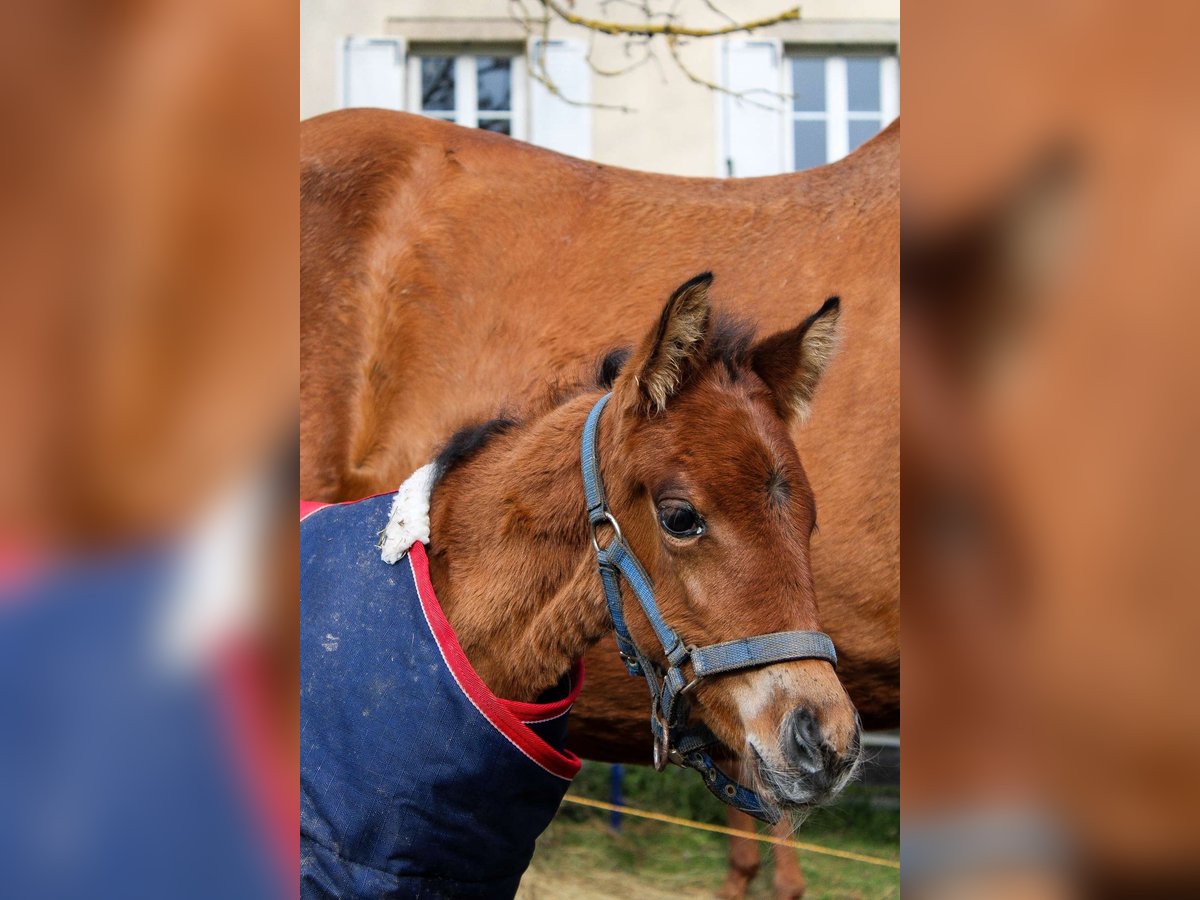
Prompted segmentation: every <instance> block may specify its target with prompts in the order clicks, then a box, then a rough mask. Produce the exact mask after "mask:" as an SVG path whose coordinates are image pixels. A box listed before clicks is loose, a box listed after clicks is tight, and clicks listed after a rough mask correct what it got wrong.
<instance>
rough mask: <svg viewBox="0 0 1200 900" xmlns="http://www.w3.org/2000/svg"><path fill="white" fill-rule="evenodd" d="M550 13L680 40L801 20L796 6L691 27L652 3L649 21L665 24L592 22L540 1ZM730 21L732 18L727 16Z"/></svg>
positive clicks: (615, 30)
mask: <svg viewBox="0 0 1200 900" xmlns="http://www.w3.org/2000/svg"><path fill="white" fill-rule="evenodd" d="M538 2H539V3H541V4H542V6H544V7H545V8H546V9H547V10H548V11H550V12H552V13H554V15H556V16H558V18H560V19H562V20H563V21H564V22H569V23H570V24H572V25H579V26H581V27H583V28H588V29H591V30H592V31H598V32H600V33H601V34H613V35H622V34H623V35H645V36H648V37H653V36H654V35H660V34H661V35H676V36H678V37H697V38H700V37H719V36H720V35H723V34H735V33H737V32H739V31H754V30H755V29H756V28H766V27H767V26H768V25H778V24H779V23H780V22H794V21H797V20H798V19H799V18H800V7H798V6H793V7H792V8H791V9H785V10H784V11H783V12H780V13H776V14H775V15H773V16H765V17H763V18H761V19H752V20H750V21H747V22H735V21H732V20H731V21H730V22H729V23H728V24H726V25H722V26H720V27H719V28H690V27H688V26H687V25H680V24H678V23H677V21H676V19H677V17H676V16H675V15H674V14H673V13H656V12H653V11H652V10H651V9H650V6H649V3H647V4H646V6H645V12H646V17H647V20H649V19H651V18H654V17H656V16H657V17H667V21H666V22H663V23H661V24H658V23H655V22H651V21H646V22H632V23H621V22H608V21H605V20H604V19H589V18H587V17H586V16H580V15H577V14H575V13H573V12H571V11H570V10H568V9H564V8H563V7H562V5H561V4H559V3H558V2H556V0H538ZM726 18H728V16H727V17H726Z"/></svg>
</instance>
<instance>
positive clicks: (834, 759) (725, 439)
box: [430, 276, 858, 809]
mask: <svg viewBox="0 0 1200 900" xmlns="http://www.w3.org/2000/svg"><path fill="white" fill-rule="evenodd" d="M710 281H711V277H710V276H707V277H701V278H697V279H693V280H692V281H690V282H688V283H687V284H686V285H684V286H683V287H682V288H680V289H679V290H677V291H676V292H675V294H674V295H673V296H672V297H671V299H670V301H669V302H668V303H667V304H666V307H665V308H664V310H663V313H662V315H661V317H660V319H659V321H658V322H657V323H655V324H654V326H653V327H652V328H651V329H650V330H649V332H648V333H647V334H646V335H645V337H644V338H643V340H642V342H641V344H640V346H639V347H638V348H637V349H636V350H635V351H634V353H633V355H632V356H631V357H630V358H629V359H628V361H627V362H626V363H625V364H624V365H623V367H622V368H621V370H620V374H619V375H617V376H616V377H615V380H614V381H613V382H612V386H611V389H612V392H613V401H612V403H611V404H610V408H609V415H610V416H611V418H606V423H607V424H606V427H605V428H604V429H602V430H601V435H600V453H601V459H602V461H603V462H602V466H603V474H604V479H605V482H606V484H607V486H608V497H609V503H610V506H611V508H612V510H613V512H614V513H615V514H616V516H617V518H618V519H619V521H620V522H621V525H622V529H623V531H624V533H625V537H626V539H627V540H628V542H629V543H630V545H631V546H632V547H633V548H634V550H635V552H636V553H637V555H638V557H639V558H640V559H641V561H642V563H643V565H644V566H645V567H646V569H647V571H648V573H649V574H650V576H651V577H652V579H653V581H654V584H655V592H656V595H657V599H658V603H659V606H660V608H661V610H662V613H663V616H664V618H665V619H666V620H667V621H668V622H670V623H671V625H672V626H673V627H674V628H675V629H676V630H677V631H679V633H680V634H681V635H683V636H684V637H685V639H686V640H688V641H690V642H693V643H697V644H708V643H715V642H719V641H727V640H732V639H735V638H740V637H747V636H751V635H758V634H763V633H766V632H772V631H777V630H784V629H788V630H790V629H798V630H799V629H803V630H818V629H819V627H820V623H819V621H818V617H817V606H816V598H815V595H814V591H813V584H812V573H811V571H810V569H809V564H808V559H809V538H810V535H811V533H812V530H813V526H814V524H815V521H816V509H815V503H814V498H813V492H812V489H811V488H810V487H809V483H808V479H807V478H806V476H805V473H804V468H803V466H802V465H801V462H800V458H799V455H798V453H797V452H796V448H795V445H794V444H793V443H792V440H791V437H790V435H789V431H788V427H789V424H790V423H791V421H792V420H793V419H796V418H799V417H803V416H804V415H805V414H806V413H807V410H808V407H809V403H810V400H811V398H812V395H813V391H814V390H815V388H816V385H817V382H818V380H819V378H820V375H821V372H822V370H823V369H824V367H825V364H826V363H827V361H828V360H829V358H830V355H831V352H832V349H833V344H834V339H835V336H836V329H837V319H838V306H837V303H836V302H835V301H830V302H828V303H826V304H825V306H824V307H822V309H821V310H820V312H818V313H815V314H814V315H812V316H810V317H809V318H808V319H806V320H805V321H804V322H802V323H801V324H800V325H799V326H797V327H795V328H792V329H790V330H787V331H783V332H780V333H778V334H775V335H772V336H770V337H767V338H765V339H763V340H760V341H758V342H754V341H753V340H752V337H751V334H750V333H749V332H748V331H747V330H745V329H740V328H737V327H732V326H730V325H729V324H727V323H724V322H720V321H718V320H717V319H716V318H715V317H714V316H713V315H712V313H711V310H710V303H709V299H708V286H709V283H710ZM605 368H608V369H609V370H610V372H611V369H613V368H615V366H614V365H612V364H611V363H610V364H609V365H607V366H606V367H605ZM604 392H605V387H604V386H603V385H599V386H592V387H590V388H581V389H580V391H579V392H577V393H575V394H574V396H569V397H565V398H564V397H563V396H561V395H560V396H557V397H551V398H549V399H547V400H546V401H544V402H543V403H542V404H541V405H540V406H539V407H538V408H535V409H532V410H530V411H529V412H528V413H527V414H526V415H525V416H524V417H523V419H522V421H520V422H516V421H512V420H503V421H500V422H495V423H490V424H489V425H486V426H483V427H477V428H474V429H472V430H470V431H469V432H468V433H467V436H466V437H460V438H457V439H455V440H452V441H451V443H450V445H449V449H448V451H447V452H446V453H444V454H443V456H442V457H441V459H440V461H439V469H440V478H439V480H438V482H437V484H436V486H435V488H434V490H433V494H432V498H431V505H430V526H431V527H430V534H431V542H430V551H431V552H430V572H431V576H432V579H433V583H434V587H435V590H436V591H437V594H438V596H439V597H440V598H441V602H442V604H443V607H444V609H445V611H446V614H447V616H448V617H449V619H450V621H451V623H452V624H453V626H454V628H455V630H456V632H457V633H458V637H459V640H460V642H461V643H462V646H463V648H464V650H465V651H466V653H467V655H468V657H469V658H470V659H471V662H472V664H473V665H474V666H475V668H476V669H477V671H478V672H479V674H480V675H481V677H482V678H483V679H484V680H485V681H486V682H487V684H488V685H489V687H491V688H492V690H493V691H495V692H496V693H498V694H500V695H501V696H505V697H509V698H511V699H516V700H527V701H528V700H533V699H534V698H536V697H537V696H538V695H539V694H540V693H541V692H543V691H544V690H546V689H548V688H549V687H551V686H552V685H554V683H555V682H556V681H557V680H558V679H559V677H560V676H561V675H562V673H563V672H565V671H567V669H568V668H569V667H570V665H571V663H572V662H573V661H574V660H575V659H578V658H579V657H581V656H582V655H583V654H584V652H585V651H586V650H587V649H588V647H589V646H591V645H592V644H594V643H596V642H597V641H599V640H600V638H602V637H603V636H605V635H606V634H607V633H608V632H609V631H611V628H612V625H611V622H610V620H609V617H608V611H607V608H606V606H605V602H604V599H603V594H602V591H601V585H600V580H599V577H598V575H597V572H596V568H595V560H594V557H593V555H592V553H591V543H590V538H589V534H590V532H589V530H588V522H587V516H586V513H585V509H584V506H585V504H584V499H583V489H582V483H581V477H580V474H579V468H578V466H579V441H580V435H581V432H582V427H583V422H584V419H585V418H586V416H587V413H588V410H589V409H590V408H591V406H592V405H593V404H594V403H595V401H596V400H597V399H598V398H599V397H600V396H601V395H602V394H603V393H604ZM626 611H627V612H626V615H627V616H628V620H629V626H630V630H631V632H632V634H633V637H634V640H635V641H636V642H637V643H638V645H639V646H640V647H641V648H642V649H643V651H651V652H650V654H649V655H650V656H651V657H652V658H655V659H656V660H657V661H659V662H662V660H661V659H660V657H661V651H657V650H655V649H654V648H656V646H657V644H656V642H655V640H654V636H653V632H652V631H651V630H650V626H649V623H648V622H647V620H646V619H645V617H644V615H643V614H642V613H641V611H640V609H638V608H637V605H636V602H634V601H633V600H632V595H629V596H628V597H627V598H626ZM693 702H694V710H695V712H696V713H697V715H698V716H699V717H700V718H702V719H703V720H704V722H705V723H706V724H707V725H708V726H709V728H711V729H712V730H713V732H714V733H715V734H716V735H717V736H718V737H719V738H720V739H721V740H722V741H723V742H724V743H725V744H727V745H728V746H729V747H731V748H735V749H736V750H738V751H739V752H741V753H742V754H744V756H745V758H746V759H750V760H754V766H753V774H754V776H755V780H756V782H757V783H758V785H759V787H760V788H761V790H762V791H763V792H765V794H766V795H767V799H768V801H769V802H772V803H774V804H776V805H778V806H779V807H781V808H784V809H787V808H795V807H798V806H802V805H806V804H810V803H816V802H822V801H824V800H826V799H828V798H829V797H830V796H831V795H832V794H833V793H835V792H836V791H837V790H838V789H839V788H840V787H841V786H842V785H843V784H844V783H845V782H846V781H847V780H848V779H849V777H850V773H851V770H852V769H853V765H854V762H855V761H856V760H857V757H858V718H857V715H856V713H855V710H854V707H853V705H852V704H851V702H850V699H849V697H848V696H847V695H846V692H845V690H844V689H843V688H842V685H841V684H840V682H839V681H838V678H837V675H836V674H835V672H834V670H833V667H832V666H831V665H830V664H829V663H828V662H826V661H823V660H812V659H808V660H796V661H791V662H786V663H779V664H776V665H772V666H767V667H763V668H759V669H752V670H746V671H743V672H739V673H730V674H727V675H724V676H719V677H714V678H712V679H707V680H705V681H703V682H701V684H700V685H699V687H698V688H697V689H696V691H695V692H694V694H693ZM645 739H646V740H647V742H648V740H649V734H648V730H647V734H646V735H645Z"/></svg>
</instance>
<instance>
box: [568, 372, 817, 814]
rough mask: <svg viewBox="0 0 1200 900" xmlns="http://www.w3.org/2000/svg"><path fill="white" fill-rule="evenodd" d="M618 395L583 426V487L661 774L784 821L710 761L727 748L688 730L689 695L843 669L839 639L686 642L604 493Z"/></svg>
mask: <svg viewBox="0 0 1200 900" xmlns="http://www.w3.org/2000/svg"><path fill="white" fill-rule="evenodd" d="M611 397H612V394H611V393H608V394H605V395H604V396H603V397H601V398H600V399H599V400H598V401H596V405H595V406H593V407H592V411H591V412H590V413H589V414H588V417H587V422H586V423H585V425H584V427H583V445H582V448H581V453H580V458H581V462H582V468H583V490H584V496H585V498H586V500H587V511H588V521H589V522H590V523H591V529H592V548H593V549H594V550H595V552H596V562H597V564H598V566H599V569H600V580H601V581H602V582H603V584H604V598H605V600H606V601H607V603H608V612H609V615H610V616H611V617H612V623H613V629H614V630H615V632H616V638H617V649H618V651H619V652H620V654H621V660H622V661H623V662H624V663H625V668H626V670H627V671H628V672H629V674H630V675H641V676H643V677H644V678H645V679H646V684H647V686H648V687H649V688H650V730H651V732H652V734H653V736H654V767H655V768H656V769H658V770H660V771H661V770H662V769H663V768H664V767H665V766H666V764H667V762H668V761H670V762H673V763H675V764H676V765H678V766H682V767H684V768H690V769H695V770H696V771H698V772H699V773H700V774H701V775H702V776H703V777H704V783H705V785H706V786H707V787H708V789H709V790H710V791H711V792H712V793H713V794H714V795H715V796H716V797H717V798H718V799H720V800H721V801H722V802H724V803H727V804H729V805H730V806H733V807H736V808H737V809H739V810H741V811H742V812H745V813H748V814H750V815H752V816H754V817H755V818H758V819H762V820H763V821H764V822H769V823H771V824H774V823H775V822H776V821H778V819H779V814H778V812H777V811H776V810H775V809H774V807H771V806H768V805H767V804H765V803H763V802H762V800H761V798H759V796H758V794H756V793H755V792H754V791H752V790H750V789H749V788H747V787H745V786H743V785H741V784H738V783H737V782H736V781H734V780H733V779H732V778H730V777H729V776H728V775H726V774H725V773H724V772H722V771H721V770H720V769H719V768H717V765H716V764H715V763H714V762H713V760H712V757H711V756H709V754H708V752H707V750H708V748H709V747H711V746H713V745H714V744H718V743H720V742H719V740H718V739H717V737H716V736H715V735H714V734H713V733H712V732H711V731H709V730H708V728H706V727H705V726H704V725H702V724H697V725H688V721H687V720H688V705H689V704H688V700H687V694H688V692H689V691H691V690H692V688H694V687H695V686H696V685H697V684H698V683H699V682H700V681H702V680H703V679H705V678H708V677H710V676H713V675H722V674H725V673H727V672H736V671H739V670H741V669H748V668H751V667H754V666H763V665H770V664H772V663H779V662H786V661H788V660H793V659H823V660H826V661H828V662H830V663H832V664H834V665H837V654H836V652H835V651H834V648H833V641H832V640H830V638H829V635H827V634H823V633H821V632H819V631H777V632H774V633H772V634H763V635H758V636H756V637H748V638H741V639H739V640H734V641H725V642H724V643H720V644H710V645H708V646H707V647H697V646H695V645H694V644H685V643H684V641H683V640H682V639H681V638H680V636H679V635H678V633H676V632H675V630H674V629H673V628H671V626H670V625H668V624H667V623H666V622H665V621H663V618H662V615H661V613H660V612H659V609H658V604H657V603H656V602H655V599H654V585H653V583H652V582H651V580H650V577H649V576H648V575H647V574H646V570H645V569H644V568H643V567H642V564H641V563H640V562H638V559H637V557H636V556H635V555H634V553H633V550H632V548H630V546H629V544H628V543H626V541H625V537H624V535H623V534H622V533H621V526H620V525H619V524H618V523H617V519H616V516H614V515H613V513H612V510H610V509H609V508H608V502H607V500H606V499H605V496H604V481H603V479H602V478H601V476H600V457H599V454H598V451H597V446H596V443H597V442H596V434H597V431H598V430H599V424H600V415H601V413H603V412H604V407H605V404H607V403H608V401H609V398H611ZM604 525H608V526H609V528H610V529H611V530H612V537H611V539H610V540H609V542H608V544H607V545H606V546H601V545H600V540H599V537H598V535H597V533H596V532H597V529H598V528H600V527H601V526H604ZM621 578H624V579H625V581H626V583H627V584H628V585H629V587H630V589H631V590H632V591H633V593H634V596H636V597H637V600H638V603H639V604H640V605H641V607H642V611H643V612H644V613H645V614H646V618H647V619H648V620H649V622H650V625H651V627H652V628H653V629H654V633H655V635H656V636H657V637H658V640H659V643H661V644H662V648H663V654H664V655H665V657H666V660H667V668H666V671H665V672H663V671H662V670H661V667H660V666H658V665H657V664H656V663H654V662H652V661H651V660H650V659H649V658H647V657H646V655H645V654H643V653H642V651H641V650H640V649H639V648H638V646H637V644H635V643H634V642H633V638H632V637H630V634H629V628H628V627H627V625H626V624H625V613H624V607H623V605H622V602H621V586H620V579H621ZM685 666H688V667H690V669H691V673H692V674H691V677H690V678H689V677H687V676H686V675H685V674H684V667H685Z"/></svg>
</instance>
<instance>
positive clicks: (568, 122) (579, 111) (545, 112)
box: [529, 38, 592, 159]
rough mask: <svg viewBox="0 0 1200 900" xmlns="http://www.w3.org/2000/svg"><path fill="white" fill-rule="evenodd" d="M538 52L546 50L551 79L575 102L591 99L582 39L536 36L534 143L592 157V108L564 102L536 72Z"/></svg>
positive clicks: (531, 89) (531, 106)
mask: <svg viewBox="0 0 1200 900" xmlns="http://www.w3.org/2000/svg"><path fill="white" fill-rule="evenodd" d="M539 53H544V54H545V57H544V58H545V69H546V74H547V75H548V76H549V79H550V80H551V81H552V82H553V83H554V85H555V87H557V88H558V90H559V91H561V92H562V94H563V96H565V97H567V98H568V99H570V100H572V101H574V103H591V101H592V77H591V76H592V70H591V67H590V66H589V65H588V62H587V44H586V43H584V42H583V41H555V40H551V41H543V40H542V39H541V38H533V40H532V41H531V43H530V48H529V58H530V63H529V65H530V69H531V71H530V76H529V139H530V142H531V143H534V144H537V145H538V146H539V147H546V148H547V149H549V150H557V151H558V152H559V153H566V154H567V155H568V156H577V157H579V158H580V159H591V156H592V108H591V107H590V106H576V105H573V104H572V103H567V102H565V101H564V100H563V99H562V98H561V97H557V96H555V95H554V94H553V93H551V91H550V89H549V88H547V87H546V85H544V84H542V83H541V82H540V81H538V80H537V78H536V77H535V76H534V74H533V72H534V71H536V70H537V69H538V68H539Z"/></svg>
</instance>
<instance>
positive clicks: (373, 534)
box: [300, 494, 582, 898]
mask: <svg viewBox="0 0 1200 900" xmlns="http://www.w3.org/2000/svg"><path fill="white" fill-rule="evenodd" d="M391 501H392V495H390V494H389V495H382V496H379V497H373V498H370V499H368V500H363V501H360V502H357V503H350V504H341V505H335V506H325V507H321V508H319V509H317V510H316V511H315V512H311V513H310V514H309V515H307V516H306V517H305V518H304V519H303V520H302V522H301V525H300V584H301V587H300V608H301V628H300V653H301V662H300V674H301V707H300V709H301V723H300V879H301V896H303V897H313V898H315V897H403V898H408V897H466V898H479V897H486V898H491V897H512V896H513V895H514V894H515V893H516V890H517V885H518V883H519V882H520V879H521V875H522V873H523V872H524V871H525V868H526V867H527V866H528V865H529V860H530V857H531V856H532V855H533V848H534V842H535V840H536V839H537V836H538V835H539V834H541V832H542V831H543V830H544V829H545V828H546V826H547V825H548V824H549V823H550V820H551V819H552V818H553V817H554V813H555V811H556V810H557V809H558V805H559V803H560V802H561V800H562V796H563V794H564V793H565V792H566V789H567V786H568V784H569V783H570V781H571V779H572V778H573V777H574V775H575V774H576V772H578V771H579V760H578V759H577V758H576V757H575V756H574V755H573V754H571V753H570V752H568V751H565V750H564V749H563V744H564V741H565V738H566V721H567V713H568V711H569V710H570V707H571V704H572V702H573V701H574V699H575V696H576V694H577V693H578V691H579V687H580V684H581V682H582V669H581V667H580V666H579V665H578V664H577V666H576V668H575V670H574V671H573V672H572V673H571V674H570V675H569V676H567V677H566V678H564V679H563V682H562V683H561V684H560V685H559V687H558V688H557V689H556V690H555V691H554V692H552V694H551V695H550V696H549V697H547V698H542V699H544V700H546V702H544V703H541V702H539V703H536V704H534V703H518V702H515V701H508V700H503V699H500V698H498V697H496V696H495V695H494V694H493V693H492V692H491V691H490V690H488V688H487V686H486V685H484V683H483V682H482V680H480V678H479V676H478V675H477V674H476V672H475V670H474V669H473V668H472V667H471V664H470V663H469V662H468V661H467V658H466V656H465V655H464V654H463V651H462V648H461V647H460V646H459V643H458V640H457V638H456V637H455V635H454V631H453V629H452V628H451V627H450V624H449V623H448V622H447V620H446V617H445V615H443V613H442V610H441V607H440V606H439V605H438V602H437V599H436V598H435V597H434V593H433V586H432V585H431V583H430V580H429V563H428V558H427V557H426V554H425V547H424V546H423V545H421V544H419V543H418V544H414V545H413V546H412V548H411V549H410V550H409V552H408V553H407V554H406V555H405V556H404V557H402V558H401V559H400V561H399V563H397V564H396V565H388V564H387V563H385V562H383V561H382V559H380V555H379V548H378V537H379V533H380V531H381V530H382V529H383V527H384V525H385V524H386V523H387V521H388V511H389V506H390V504H391Z"/></svg>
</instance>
